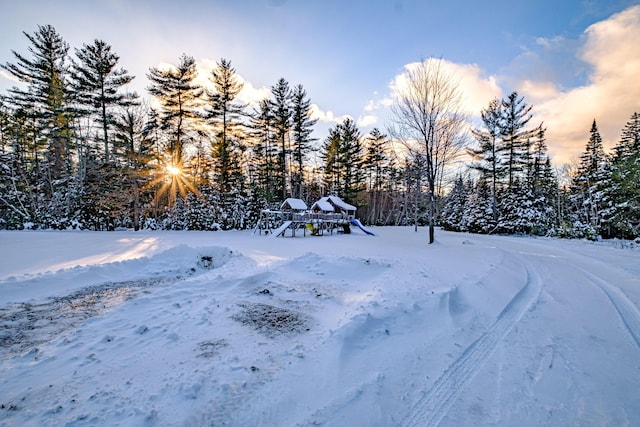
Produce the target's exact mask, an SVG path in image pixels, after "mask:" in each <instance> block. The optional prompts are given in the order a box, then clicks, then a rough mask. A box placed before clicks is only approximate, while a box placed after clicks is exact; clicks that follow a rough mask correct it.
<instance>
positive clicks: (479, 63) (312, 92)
mask: <svg viewBox="0 0 640 427" xmlns="http://www.w3.org/2000/svg"><path fill="white" fill-rule="evenodd" d="M3 3H4V4H3V6H2V9H3V12H2V14H1V16H0V40H2V41H1V42H0V62H2V63H6V62H13V61H14V58H13V55H12V54H11V50H12V49H13V50H16V51H18V52H20V53H27V47H28V41H27V39H26V37H24V35H23V34H22V31H26V32H28V33H33V32H34V31H35V30H36V28H37V25H39V24H40V25H44V24H51V25H53V26H54V27H55V28H56V29H57V30H58V32H59V33H60V34H61V35H62V36H63V37H64V38H65V40H66V41H67V42H68V43H69V44H70V45H71V47H72V48H75V47H81V46H82V44H83V43H91V42H92V41H93V40H94V39H96V38H99V39H102V40H104V41H106V42H107V43H109V44H110V45H111V46H112V48H113V50H114V51H115V52H116V53H117V54H119V55H120V57H121V59H120V64H121V66H123V67H124V68H126V69H127V70H129V72H130V74H132V75H135V76H136V79H135V80H134V83H133V84H132V86H133V89H135V90H136V91H138V92H139V93H141V94H144V93H145V87H146V86H147V84H148V83H147V80H146V73H147V72H148V69H149V67H152V66H158V65H160V64H162V63H169V64H171V63H173V64H175V63H177V61H178V58H179V57H180V55H181V54H182V53H186V54H188V55H191V56H193V57H194V58H195V59H196V60H197V61H198V62H199V64H200V66H201V67H202V70H203V73H204V75H203V77H206V73H207V72H208V69H209V68H210V67H211V66H212V65H213V64H214V63H215V61H217V60H219V59H220V58H226V59H229V60H231V62H232V65H233V66H234V67H235V68H236V70H237V72H238V73H239V74H240V75H241V76H242V78H243V79H244V80H245V81H246V86H245V87H246V88H247V90H246V93H245V97H246V99H247V100H251V99H255V98H257V97H260V96H263V95H264V94H266V93H267V91H268V88H269V87H270V86H272V85H273V84H275V82H276V81H277V80H278V79H279V78H280V77H284V78H285V79H286V80H287V81H289V83H290V84H291V85H295V84H298V83H300V84H302V85H303V86H304V87H305V89H306V90H307V92H308V93H309V96H310V98H311V100H312V102H313V103H314V104H315V107H314V108H315V111H316V113H315V114H316V115H317V117H318V118H320V119H321V120H320V122H319V123H318V126H317V129H316V132H315V136H316V137H317V138H320V139H323V138H324V137H325V136H326V130H327V129H328V127H330V126H332V125H333V124H335V121H336V120H340V119H341V118H342V117H344V116H345V115H349V116H351V117H353V118H354V119H355V120H357V121H358V123H359V124H360V127H361V130H362V131H363V133H365V132H368V131H369V130H370V129H371V127H372V126H377V127H379V128H381V129H382V130H383V131H384V129H385V116H386V115H387V114H388V108H387V106H388V103H389V100H390V99H391V98H392V88H391V83H392V82H393V81H395V80H396V79H397V78H398V76H399V75H401V74H402V73H403V72H404V70H405V66H406V65H408V64H410V63H412V62H416V61H420V60H421V59H425V58H428V57H436V58H441V59H442V60H443V61H446V62H447V64H448V66H450V67H451V68H452V70H454V71H455V72H456V73H457V74H459V76H460V77H461V79H462V80H463V82H464V84H463V85H462V86H463V88H464V90H465V92H466V93H465V96H466V98H467V99H469V105H468V107H469V109H470V112H471V113H472V114H476V115H477V114H478V113H479V109H480V108H482V107H483V106H485V105H486V104H488V103H489V101H490V100H491V98H493V97H494V96H498V97H502V96H506V95H508V94H509V93H510V92H512V91H514V90H517V91H518V92H519V93H520V94H522V95H524V96H525V99H526V100H527V101H528V102H529V103H530V104H532V105H533V107H534V121H535V122H541V121H542V122H544V123H545V125H546V126H547V128H548V143H549V146H550V151H551V153H552V155H553V156H554V163H556V164H559V163H563V162H566V161H569V160H570V159H571V158H572V157H575V156H577V155H578V154H579V153H580V151H581V150H582V149H583V148H584V144H585V143H586V141H587V139H588V132H589V128H590V125H591V121H592V120H593V119H594V118H596V119H597V120H598V124H599V127H600V130H601V132H602V134H603V137H604V139H605V143H606V144H607V146H608V147H610V146H613V145H615V142H616V140H617V138H618V137H619V134H620V130H621V128H622V126H623V125H624V124H625V123H626V121H627V120H628V119H629V117H630V116H631V114H632V113H633V112H634V111H640V84H639V83H638V82H637V76H639V75H640V63H639V61H640V44H638V43H637V40H639V39H640V37H637V36H639V35H640V6H638V4H639V2H638V1H637V0H636V1H630V0H608V1H602V0H600V1H593V0H591V1H589V0H583V1H578V0H562V1H557V0H553V1H549V0H538V1H516V0H511V1H505V0H495V1H490V0H487V1H477V0H474V1H468V0H449V1H445V0H442V1H434V0H432V1H418V0H389V1H365V0H297V1H293V0H253V1H249V0H218V1H216V0H213V1H204V0H202V1H174V2H168V1H144V0H138V1H135V0H130V1H126V0H85V1H80V0H76V1H72V0H56V1H31V0H21V1H19V2H18V1H13V2H9V1H3ZM623 65H624V66H623ZM13 84H14V82H11V81H10V80H8V79H7V78H6V76H4V75H2V76H0V91H2V92H4V91H5V90H6V88H8V87H10V86H12V85H13ZM145 95H146V94H145ZM612 109H613V110H615V111H611V110H612Z"/></svg>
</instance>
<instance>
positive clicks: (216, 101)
mask: <svg viewBox="0 0 640 427" xmlns="http://www.w3.org/2000/svg"><path fill="white" fill-rule="evenodd" d="M209 80H210V81H211V82H212V83H213V85H214V88H215V90H214V91H210V90H207V92H206V93H207V98H208V106H207V108H206V118H207V120H208V122H209V124H211V125H212V126H213V129H214V143H213V159H214V174H215V182H216V183H217V184H218V185H219V190H220V191H221V192H222V193H223V194H227V193H230V192H231V189H232V188H234V187H235V184H236V183H235V182H234V181H237V180H238V176H239V175H240V174H241V171H240V159H239V150H240V141H241V139H242V135H241V131H242V117H243V115H244V109H245V108H246V105H245V104H242V103H239V102H237V101H236V98H237V96H238V94H239V93H240V91H241V90H242V87H243V84H242V83H241V82H239V81H238V76H237V75H236V70H235V69H234V68H233V67H232V66H231V61H227V60H226V59H221V60H220V62H218V63H216V67H215V68H214V69H213V70H212V71H211V76H210V78H209Z"/></svg>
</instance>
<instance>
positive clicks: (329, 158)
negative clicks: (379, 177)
mask: <svg viewBox="0 0 640 427" xmlns="http://www.w3.org/2000/svg"><path fill="white" fill-rule="evenodd" d="M322 157H323V159H324V163H325V168H324V169H325V183H326V185H327V193H329V194H331V193H334V194H337V195H339V196H341V197H343V198H344V199H345V200H346V201H348V202H351V203H354V202H355V199H356V195H357V193H358V192H359V191H360V190H361V189H362V185H363V184H364V179H365V175H364V173H363V171H362V162H363V158H364V148H363V146H362V142H361V137H360V131H359V130H358V127H357V125H356V124H355V122H354V121H353V120H352V119H350V118H346V119H344V121H343V122H342V123H339V124H338V125H336V126H335V127H334V128H332V129H330V130H329V136H328V137H327V139H326V140H325V142H324V144H323V146H322Z"/></svg>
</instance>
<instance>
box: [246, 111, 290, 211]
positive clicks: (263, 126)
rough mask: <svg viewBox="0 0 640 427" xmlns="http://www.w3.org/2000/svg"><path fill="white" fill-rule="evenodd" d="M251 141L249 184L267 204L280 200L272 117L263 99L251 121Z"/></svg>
mask: <svg viewBox="0 0 640 427" xmlns="http://www.w3.org/2000/svg"><path fill="white" fill-rule="evenodd" d="M250 128H251V129H252V140H253V144H252V147H251V153H252V155H251V156H250V159H251V161H250V162H249V168H248V170H249V183H250V185H251V187H252V188H254V189H255V191H257V193H259V194H260V195H261V197H263V198H264V199H265V200H266V202H267V203H275V202H276V201H279V200H280V197H281V196H282V194H281V192H277V191H276V189H277V187H278V183H279V182H280V180H279V179H278V168H277V164H278V153H277V141H276V132H275V126H274V117H273V114H272V109H271V102H270V101H269V100H268V99H263V100H262V101H260V103H259V105H258V110H257V111H255V112H254V114H253V115H252V119H251V126H250Z"/></svg>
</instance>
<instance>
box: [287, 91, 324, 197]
mask: <svg viewBox="0 0 640 427" xmlns="http://www.w3.org/2000/svg"><path fill="white" fill-rule="evenodd" d="M291 104H292V105H291V109H292V115H291V150H292V157H293V159H292V160H293V165H294V166H293V167H294V172H293V173H292V195H293V197H297V198H300V199H303V198H304V193H305V191H304V164H305V160H306V158H307V155H308V153H309V151H311V144H312V142H313V141H315V140H316V139H315V138H312V137H311V133H312V132H313V126H314V125H315V124H316V122H317V121H318V120H317V119H312V118H311V100H310V99H309V98H308V97H307V92H306V91H305V90H304V88H303V87H302V85H297V86H296V87H294V88H293V93H292V95H291Z"/></svg>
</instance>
